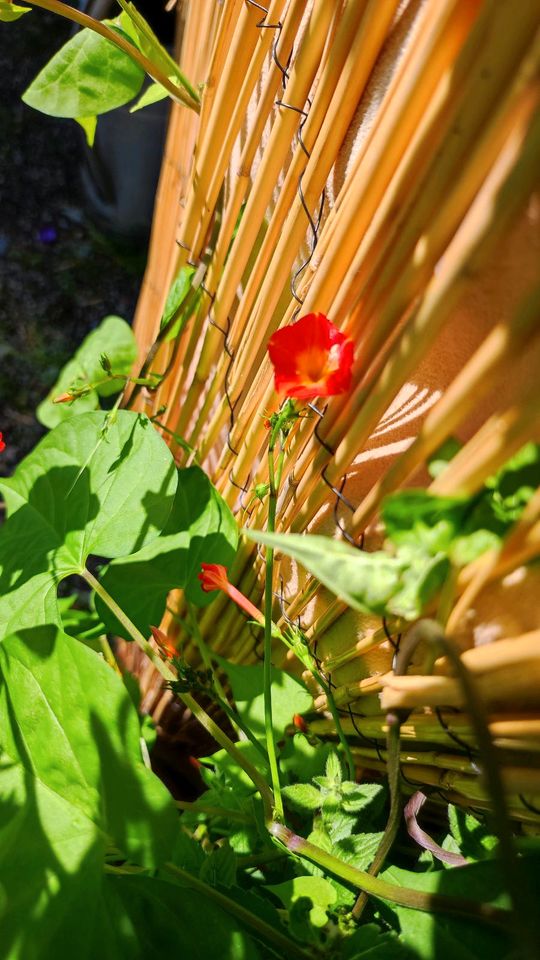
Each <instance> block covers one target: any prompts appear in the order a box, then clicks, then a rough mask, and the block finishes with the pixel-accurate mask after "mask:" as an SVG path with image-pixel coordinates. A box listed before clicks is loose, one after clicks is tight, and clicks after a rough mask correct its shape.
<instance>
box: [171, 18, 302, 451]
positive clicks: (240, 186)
mask: <svg viewBox="0 0 540 960" xmlns="http://www.w3.org/2000/svg"><path fill="white" fill-rule="evenodd" d="M305 7H306V0H293V2H292V3H291V6H290V7H289V9H288V11H287V15H286V17H285V19H284V21H283V30H282V32H281V33H280V36H279V41H278V44H277V48H276V56H275V59H274V58H273V59H272V64H271V67H270V72H269V74H268V77H267V80H266V84H265V89H264V90H263V92H262V94H261V97H260V100H259V103H258V104H257V114H256V117H255V120H254V124H253V128H252V130H251V132H250V134H249V137H248V139H247V141H246V144H245V146H244V148H243V150H242V154H241V157H240V162H239V167H238V170H236V171H234V178H233V186H232V189H231V196H230V198H229V201H228V203H227V207H226V209H225V212H224V214H223V222H222V225H221V229H220V231H219V236H218V240H217V243H216V248H215V250H214V253H213V256H212V260H211V262H210V266H209V270H208V274H207V277H206V278H205V290H207V291H208V294H209V295H210V297H212V296H213V295H214V294H215V292H216V288H217V284H218V282H219V279H220V277H221V273H222V271H223V266H224V264H225V260H226V256H227V253H228V251H229V247H230V244H231V241H232V237H233V233H234V229H235V226H236V224H237V222H238V218H239V216H240V212H241V207H242V203H243V201H244V199H245V197H246V194H247V192H248V188H249V184H250V177H251V168H252V165H253V161H254V159H255V154H256V152H257V150H258V149H259V148H260V142H261V137H262V135H263V131H264V127H265V125H266V123H267V121H268V117H269V115H270V112H271V109H272V106H273V103H274V100H275V98H276V95H277V91H278V88H279V85H280V83H281V81H282V79H283V77H282V74H281V71H280V69H279V67H278V66H277V64H276V62H275V60H277V61H278V63H280V64H285V63H287V62H288V61H289V58H290V55H291V53H292V48H293V44H294V40H295V37H296V33H297V30H298V26H299V23H300V21H301V19H302V16H303V14H304V12H305ZM235 256H236V254H235ZM210 308H211V303H209V304H207V305H206V309H207V310H209V309H210ZM217 322H218V324H219V318H218V320H217ZM216 329H217V328H215V327H211V328H210V330H209V331H208V330H207V332H206V334H205V339H204V342H203V345H202V348H201V357H200V358H199V360H198V363H197V367H196V370H195V371H194V373H193V378H192V379H191V380H188V381H187V383H185V382H184V383H183V384H182V388H183V392H184V397H183V402H182V405H181V413H180V417H179V419H178V420H177V422H176V425H175V427H174V429H175V430H176V431H178V433H180V434H181V435H183V434H184V433H185V431H186V430H187V428H188V426H189V423H190V420H191V418H192V415H193V411H194V409H195V407H196V405H197V402H198V399H199V393H200V388H201V387H202V386H203V385H204V384H206V381H207V378H208V376H209V373H210V365H209V362H208V361H206V360H205V358H209V361H210V363H211V362H212V360H211V358H212V357H213V356H214V354H215V353H216V352H217V351H218V350H219V349H220V348H221V347H222V342H221V343H220V340H221V341H222V334H220V335H219V336H218V337H215V335H214V331H215V330H216ZM210 340H212V343H210ZM217 386H218V384H217V382H216V385H215V389H214V390H213V392H212V394H211V395H210V396H209V398H208V400H207V405H208V404H211V403H212V398H213V397H214V396H215V393H216V389H217Z"/></svg>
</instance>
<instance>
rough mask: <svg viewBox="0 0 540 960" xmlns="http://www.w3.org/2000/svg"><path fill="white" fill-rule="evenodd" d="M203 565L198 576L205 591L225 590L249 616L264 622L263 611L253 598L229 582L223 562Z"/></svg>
mask: <svg viewBox="0 0 540 960" xmlns="http://www.w3.org/2000/svg"><path fill="white" fill-rule="evenodd" d="M201 567H202V572H201V573H199V574H198V575H197V576H198V579H199V580H200V581H201V587H202V589H203V590H204V592H205V593H210V592H211V591H212V590H223V592H224V593H226V594H227V596H228V597H230V598H231V600H234V602H235V603H237V604H238V606H239V607H241V608H242V610H245V612H246V613H247V614H248V616H249V617H251V618H252V619H253V620H257V621H258V623H264V617H263V615H262V613H261V611H260V610H257V607H256V606H255V605H254V604H253V603H252V602H251V600H248V598H247V597H245V596H244V594H243V593H241V592H240V590H238V589H237V588H236V587H233V585H232V583H230V582H229V578H228V577H227V568H226V567H224V566H222V564H221V563H201Z"/></svg>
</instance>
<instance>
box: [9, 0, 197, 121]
mask: <svg viewBox="0 0 540 960" xmlns="http://www.w3.org/2000/svg"><path fill="white" fill-rule="evenodd" d="M25 3H28V4H29V5H30V6H32V7H41V9H42V10H49V11H50V12H51V13H56V14H58V16H60V17H65V19H66V20H72V21H73V23H78V24H79V26H81V27H88V28H89V29H90V30H93V31H94V33H99V35H100V36H101V37H103V38H104V39H105V40H109V41H110V42H111V43H114V44H115V46H117V47H119V49H120V50H123V51H124V53H127V55H128V57H131V59H132V60H135V62H136V63H138V64H139V66H140V67H142V69H143V70H144V72H145V73H147V74H148V76H150V77H152V79H153V80H155V81H156V82H157V83H160V84H161V86H162V87H165V90H166V91H167V93H168V94H170V96H171V97H172V98H173V100H176V102H177V103H181V104H182V105H183V106H184V107H189V108H190V109H191V110H194V111H195V113H200V110H201V108H200V103H199V101H198V100H196V99H194V97H193V95H192V93H190V92H188V90H192V91H193V93H195V91H194V90H193V88H192V87H191V85H190V84H189V82H188V81H187V80H186V81H185V83H186V91H185V92H184V90H182V88H181V87H178V86H176V84H175V83H172V82H171V80H169V78H168V76H167V75H166V74H165V73H162V71H161V70H160V68H159V67H157V66H156V64H155V63H153V62H152V61H151V60H149V59H148V57H145V55H144V53H141V51H140V50H138V49H137V47H135V46H134V45H133V44H132V43H130V42H129V40H126V39H125V38H124V37H123V36H121V35H120V34H119V33H116V32H115V31H114V30H111V29H110V27H108V26H106V24H104V23H102V22H101V20H95V19H94V17H89V16H88V14H86V13H82V11H81V10H76V9H75V7H70V6H69V5H68V4H67V3H62V2H60V0H25ZM180 75H181V74H179V76H180Z"/></svg>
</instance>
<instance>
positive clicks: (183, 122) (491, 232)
mask: <svg viewBox="0 0 540 960" xmlns="http://www.w3.org/2000/svg"><path fill="white" fill-rule="evenodd" d="M267 2H268V9H266V6H265V5H263V4H262V3H255V2H251V0H223V2H218V0H180V2H179V4H178V15H179V23H181V27H182V29H181V50H180V54H179V57H180V62H181V64H182V67H183V68H184V70H185V72H186V73H187V75H188V76H189V77H190V79H191V80H192V81H194V82H195V83H201V84H204V87H203V98H202V109H201V113H200V115H199V116H198V115H196V114H195V113H193V112H189V111H188V110H185V109H183V108H181V107H178V106H173V108H172V113H171V120H170V126H169V133H168V140H167V146H166V153H165V158H164V162H163V169H162V175H161V181H160V186H159V192H158V197H157V202H156V209H155V219H154V227H153V234H152V241H151V249H150V257H149V263H148V268H147V272H146V277H145V281H144V286H143V290H142V294H141V298H140V302H139V306H138V311H137V316H136V323H135V330H136V335H137V338H138V341H139V344H140V351H141V358H144V356H145V355H146V353H147V351H148V349H149V347H150V345H151V344H152V342H153V341H154V339H155V337H156V335H157V333H158V331H159V326H160V318H161V316H162V312H163V307H164V303H165V299H166V296H167V293H168V290H169V287H170V284H171V282H172V281H173V279H174V277H175V276H176V275H177V273H178V271H179V269H180V268H181V267H182V266H183V265H184V264H186V263H190V264H193V265H195V267H196V268H197V270H196V274H195V281H194V283H195V284H196V285H199V287H200V293H201V296H202V300H201V303H200V306H198V308H197V310H196V311H195V312H194V315H193V316H192V317H191V319H190V322H189V323H188V324H187V325H186V327H185V328H184V330H183V332H182V333H181V334H180V335H179V336H178V338H177V339H176V340H175V341H174V342H171V343H167V344H163V345H161V346H160V348H159V352H158V354H157V356H156V358H155V360H154V368H155V369H158V370H163V369H166V368H169V369H170V372H169V375H168V376H167V378H166V380H165V382H164V383H163V385H162V386H161V387H160V389H159V390H158V391H157V392H155V393H153V394H151V393H146V394H145V393H144V391H143V393H142V395H141V396H139V400H138V402H139V406H140V407H141V408H142V409H145V410H146V411H147V412H149V413H150V414H155V413H156V411H157V410H158V409H162V408H163V407H165V410H164V412H162V414H161V416H160V421H161V422H162V423H163V424H164V425H165V426H166V427H167V428H168V430H169V431H174V432H176V433H177V434H180V435H182V436H183V437H185V438H186V439H187V440H188V442H189V443H190V444H192V445H193V446H195V447H196V448H197V450H198V453H199V456H200V459H201V462H202V463H203V465H204V466H205V468H206V469H207V470H208V472H209V474H210V476H211V478H212V479H213V481H214V482H215V483H216V485H217V487H218V489H219V490H220V491H221V493H222V495H223V496H224V497H225V499H226V500H227V502H228V503H229V505H230V506H231V508H233V510H234V511H235V512H236V515H237V517H238V520H239V523H240V524H241V525H248V526H254V527H258V528H262V527H263V526H264V523H265V505H264V503H262V504H261V503H260V502H257V501H255V500H254V499H253V498H252V491H253V488H254V486H255V484H257V483H261V482H264V481H265V480H266V479H267V477H266V475H265V464H266V459H265V445H266V443H267V431H266V430H265V428H264V423H263V414H264V413H265V412H268V411H271V410H275V409H277V400H276V396H275V394H274V392H273V387H272V375H271V368H270V365H269V362H268V359H267V356H266V344H267V341H268V338H269V336H270V335H271V333H272V332H273V331H274V330H276V328H277V327H279V326H282V325H284V324H288V323H290V322H291V321H293V320H294V319H295V318H297V317H298V316H299V315H303V314H305V313H308V312H310V311H316V312H323V313H326V314H327V315H328V316H329V317H330V318H331V319H332V320H333V321H334V322H335V323H336V324H337V325H338V326H339V327H340V328H342V329H343V330H345V331H346V332H347V333H348V334H349V335H350V336H351V337H352V338H353V339H354V341H355V344H356V368H355V369H356V372H355V378H354V384H353V389H352V391H351V393H350V394H348V395H346V396H339V397H335V398H332V399H331V400H330V401H329V402H328V403H326V404H325V405H324V406H323V405H322V404H321V405H319V406H315V409H314V410H313V411H312V414H313V415H312V416H310V417H309V418H308V419H305V420H302V421H301V423H300V425H299V426H298V428H297V429H296V433H295V435H294V440H293V446H292V450H291V455H290V456H289V457H288V461H287V465H286V477H285V483H284V486H283V489H282V494H281V498H280V503H279V511H278V518H279V526H280V527H281V529H284V530H293V531H305V530H311V531H313V530H317V531H319V532H321V531H322V532H325V533H327V534H329V533H332V534H334V535H335V536H342V537H345V538H346V539H347V540H352V541H353V542H355V543H356V544H357V545H363V547H364V549H370V548H372V547H373V546H374V545H378V536H379V535H378V528H377V511H378V508H379V505H380V503H381V499H382V497H383V496H385V495H386V494H388V493H390V492H392V491H394V490H396V489H397V488H398V487H400V486H401V485H403V484H417V485H418V484H423V485H426V483H427V482H428V479H427V473H426V472H425V462H426V458H428V457H429V456H430V455H431V454H432V452H433V451H434V450H436V448H437V447H438V446H439V445H440V444H441V442H442V441H444V440H445V439H446V438H447V437H449V436H450V435H457V436H458V437H460V439H461V440H462V441H464V442H465V445H464V447H463V448H462V451H461V452H460V453H459V455H458V456H457V457H456V458H455V460H454V461H453V462H452V464H451V466H450V468H449V469H448V470H447V471H445V473H444V474H443V475H442V476H440V478H439V479H438V480H436V481H435V482H433V483H432V484H431V487H430V489H432V490H433V491H435V492H437V493H445V494H458V493H471V492H474V491H476V490H477V489H478V488H479V487H480V486H481V485H482V483H483V482H484V480H485V479H486V477H488V476H489V475H490V474H492V473H493V471H494V470H496V469H497V468H498V467H499V466H501V465H502V464H503V463H504V462H505V461H506V460H507V459H508V458H509V456H510V455H511V454H512V453H514V452H515V451H517V450H518V449H519V448H520V447H521V446H522V445H523V444H524V443H525V442H526V441H528V440H530V439H536V440H538V438H539V422H540V421H539V414H540V401H539V390H538V384H537V377H536V379H535V369H536V370H537V369H538V367H537V364H538V359H539V357H540V336H539V318H540V287H539V286H538V263H539V262H540V255H539V248H540V232H539V230H538V220H539V216H540V213H539V201H538V198H537V197H535V189H536V188H537V187H538V180H539V176H540V162H539V161H540V115H539V112H538V109H537V108H538V101H539V96H540V80H539V64H540V31H539V22H540V2H539V0H521V2H520V3H519V4H518V5H517V8H516V4H515V3H514V2H511V0H423V2H421V0H401V2H399V0H267ZM165 436H166V437H167V438H168V439H169V440H170V439H171V438H170V435H169V434H165ZM172 447H173V450H174V453H175V455H176V456H177V459H178V463H179V464H187V463H188V462H189V457H186V455H185V453H184V452H183V450H182V449H181V448H180V447H178V446H177V445H175V444H174V443H172ZM539 511H540V497H539V496H538V495H537V496H536V497H535V498H534V499H533V501H532V502H531V503H530V505H529V508H528V509H527V511H526V513H525V515H524V516H523V518H522V521H521V522H520V524H519V526H518V528H517V529H516V530H515V532H514V533H513V535H512V536H511V538H510V539H509V540H508V542H507V543H506V545H505V547H504V549H503V550H502V553H501V554H500V555H492V554H488V555H485V556H483V557H482V558H481V559H480V560H479V561H477V562H476V563H474V564H472V565H470V566H469V567H467V568H465V569H464V570H463V571H462V572H461V575H460V577H459V582H458V584H457V595H458V601H457V604H456V605H455V606H454V608H453V610H452V612H451V614H450V619H449V622H448V631H449V634H450V635H451V636H452V637H453V638H454V639H455V640H456V641H457V642H458V643H459V644H460V646H461V648H462V649H463V650H465V651H466V652H465V653H464V654H463V656H464V659H465V660H466V662H467V664H468V666H469V668H470V669H471V670H472V671H474V673H475V674H477V675H478V680H479V684H480V689H481V690H482V692H483V695H484V698H485V701H486V704H487V706H488V708H489V710H490V725H491V732H492V735H493V737H494V738H495V742H496V743H497V745H498V746H499V747H500V748H501V751H502V752H501V757H502V758H503V762H504V776H505V779H506V783H507V786H508V790H509V796H510V800H509V803H510V808H511V812H512V814H513V815H514V816H515V817H516V818H519V819H521V820H522V821H524V822H533V823H534V822H538V820H539V817H540V810H539V807H540V769H538V763H537V758H538V757H539V751H540V710H539V708H540V687H539V684H538V681H539V680H540V652H539V650H540V630H539V629H538V614H537V611H538V604H537V603H536V610H535V599H536V596H537V592H538V585H539V580H538V572H537V571H535V569H534V566H533V567H527V568H525V567H524V563H525V561H527V560H529V559H531V558H532V557H534V556H535V555H536V554H537V553H538V552H539V549H540V519H539ZM230 576H231V579H232V580H233V582H236V583H237V584H238V585H239V586H240V587H241V589H242V590H243V591H244V592H245V593H247V594H249V596H251V598H252V599H253V600H254V602H255V603H257V604H259V603H260V601H261V597H262V592H263V570H262V563H261V559H260V557H259V556H258V554H257V551H256V550H255V548H254V547H253V546H252V545H250V544H247V543H244V544H243V546H242V547H241V549H240V551H239V554H238V557H237V560H236V563H235V567H234V569H233V570H232V571H231V572H230ZM274 589H275V594H276V607H275V617H276V619H277V620H278V621H280V622H281V623H283V621H284V619H285V618H287V617H290V618H295V619H296V618H299V619H300V622H301V624H302V626H303V628H304V630H305V631H306V633H307V636H308V637H309V639H310V642H311V643H312V644H313V648H314V649H315V650H316V655H317V657H318V658H319V659H320V662H321V665H322V667H323V668H324V670H325V671H326V673H327V675H328V677H329V678H330V679H331V681H332V683H333V684H334V687H335V691H334V692H335V697H336V701H337V703H338V704H339V706H340V707H341V708H342V710H343V712H344V726H345V728H346V730H347V731H348V732H349V733H350V734H351V737H352V743H353V749H354V751H355V754H356V757H357V760H358V764H359V766H363V767H365V768H368V769H370V770H377V769H383V762H384V710H385V709H386V708H388V707H389V706H409V707H414V711H413V713H412V714H411V717H410V719H409V721H408V722H407V723H406V724H405V726H404V727H403V745H402V747H403V749H402V761H403V770H404V773H405V775H406V777H407V778H408V780H410V781H411V783H412V782H414V783H422V784H426V785H431V786H433V787H437V788H438V789H439V790H442V791H444V794H445V796H446V797H447V798H449V799H451V800H453V801H455V802H458V803H463V804H472V805H473V806H475V807H478V808H481V807H482V806H484V805H485V804H486V803H487V799H486V796H485V794H484V792H483V788H482V783H481V782H480V780H479V778H478V776H477V768H476V766H475V756H474V742H473V738H472V734H471V730H470V725H469V722H468V718H467V715H466V710H464V705H463V703H462V701H461V699H460V694H459V688H458V687H457V686H456V682H455V681H454V680H453V678H452V676H451V675H450V674H451V671H449V670H448V667H447V665H446V663H445V662H444V660H443V661H440V662H439V663H438V664H437V669H436V671H435V674H434V675H432V676H429V677H426V676H420V675H412V676H407V677H399V678H398V677H394V676H393V675H392V672H391V661H392V653H393V646H394V644H395V642H396V639H397V637H398V635H399V629H400V624H399V623H392V622H385V623H381V622H380V621H377V620H376V619H375V618H367V617H363V618H360V617H359V616H358V615H357V614H354V615H353V614H352V613H351V612H350V611H345V609H344V608H343V607H342V605H341V604H340V603H339V602H338V601H337V600H336V599H335V598H332V597H331V596H330V595H329V594H327V593H326V592H325V591H323V590H321V589H318V588H317V585H316V584H314V583H313V582H311V580H310V578H309V577H308V576H307V575H306V574H305V573H304V572H303V571H302V570H299V569H296V568H295V567H294V565H292V564H290V563H285V562H284V561H283V562H282V563H281V566H280V565H279V564H278V569H277V571H276V582H275V585H274ZM171 607H172V608H173V609H176V610H177V611H178V612H179V613H180V614H182V597H181V596H180V595H177V596H174V597H173V598H171ZM164 627H165V629H167V630H168V631H169V632H170V633H171V634H174V633H175V632H177V629H178V628H177V627H176V626H175V622H174V619H173V618H172V616H171V614H170V613H167V614H166V616H165V619H164ZM200 628H201V631H202V635H203V637H204V638H205V639H206V640H207V642H208V643H209V644H210V646H211V647H212V648H213V649H214V650H216V651H218V652H219V653H220V654H223V655H225V656H227V657H229V658H230V659H232V660H236V661H243V662H252V661H253V659H254V658H255V657H256V656H257V637H256V636H255V635H254V633H253V632H252V631H251V630H250V628H249V626H248V625H247V624H246V621H245V618H243V616H242V615H241V614H240V613H239V612H238V610H237V609H236V608H235V607H234V606H233V605H232V604H230V603H229V602H227V601H226V599H225V598H224V597H223V596H221V597H219V598H218V599H217V600H216V601H215V602H213V603H212V605H211V606H210V607H208V608H207V609H206V610H205V611H204V612H203V613H202V614H201V617H200ZM487 640H491V641H494V642H491V643H486V641H487ZM179 642H180V643H181V646H182V650H183V651H184V652H185V653H186V656H188V658H189V657H193V658H196V651H195V649H194V648H193V646H192V645H191V643H190V640H189V637H186V636H184V637H182V636H181V637H180V638H179ZM133 656H136V654H133ZM280 658H281V659H283V652H282V651H280V650H276V662H279V659H280ZM285 662H287V660H286V658H285ZM290 667H291V669H294V665H293V664H292V663H291V664H290ZM140 670H141V678H142V685H143V689H144V691H145V700H144V704H145V706H146V708H147V709H149V710H152V711H153V713H154V716H155V718H156V720H157V721H158V723H159V724H161V727H162V729H163V730H164V731H165V732H167V729H168V724H169V727H170V708H171V704H170V699H169V695H168V694H167V693H163V691H162V690H161V689H160V687H159V681H158V679H157V678H156V677H155V676H154V675H153V672H152V669H151V667H144V668H143V666H142V664H141V665H140ZM313 692H314V696H315V703H316V706H317V708H318V709H319V711H320V719H319V720H317V721H315V722H314V723H312V725H311V730H312V732H313V733H314V734H317V735H324V736H328V737H332V733H333V730H332V723H331V720H330V719H329V715H328V714H327V713H326V709H325V708H326V704H325V700H324V697H323V696H322V695H321V692H320V691H317V690H314V691H313ZM177 709H178V708H177ZM171 736H173V734H171Z"/></svg>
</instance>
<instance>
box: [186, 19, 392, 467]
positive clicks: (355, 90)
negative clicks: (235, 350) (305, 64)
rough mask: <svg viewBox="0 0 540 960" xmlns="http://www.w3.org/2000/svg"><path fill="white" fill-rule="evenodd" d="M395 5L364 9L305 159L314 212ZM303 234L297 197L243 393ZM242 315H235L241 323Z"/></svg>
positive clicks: (258, 306)
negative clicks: (319, 129) (324, 114)
mask: <svg viewBox="0 0 540 960" xmlns="http://www.w3.org/2000/svg"><path fill="white" fill-rule="evenodd" d="M396 6H397V3H396V4H394V2H393V0H389V2H388V3H387V4H385V5H384V7H382V8H381V6H380V5H377V4H376V3H375V0H370V2H369V3H368V5H367V7H366V10H365V12H364V16H363V17H362V19H361V22H360V28H359V30H358V32H357V34H356V36H355V38H354V41H353V44H352V46H351V49H350V52H349V55H348V57H347V60H346V63H345V66H344V68H343V71H342V73H341V76H340V79H339V82H338V85H337V87H336V90H335V92H334V95H333V97H332V101H331V104H330V106H329V108H328V111H327V113H326V116H325V118H324V121H323V125H322V127H321V131H320V133H319V136H318V138H317V141H316V143H315V145H314V147H313V151H312V153H311V157H310V159H309V160H308V162H307V166H306V170H305V174H304V178H303V181H302V192H303V196H304V202H305V203H306V205H307V207H308V209H310V210H314V209H315V208H316V206H317V202H318V200H319V198H320V195H321V193H322V190H323V187H324V184H325V182H326V179H327V177H328V174H329V172H330V169H331V166H332V163H333V161H334V158H335V156H336V153H337V151H338V149H339V147H340V146H341V144H342V142H343V138H344V136H345V133H346V131H347V128H348V126H349V124H350V121H351V120H352V117H353V114H354V110H355V108H356V105H357V103H358V101H359V99H360V96H361V94H362V92H363V90H364V89H365V85H366V83H367V79H368V77H369V74H370V72H371V69H372V66H373V63H374V62H375V59H376V57H377V54H378V52H379V51H380V49H381V46H382V44H383V42H384V39H385V37H386V33H387V30H388V27H389V25H390V22H391V20H392V16H393V13H394V12H395V7H396ZM377 10H378V12H379V14H380V13H381V11H383V12H384V15H383V16H377ZM360 51H361V55H360ZM305 233H306V214H305V210H304V207H303V205H302V202H301V200H300V198H299V197H296V198H295V200H294V202H293V205H292V208H291V210H290V212H289V214H288V217H287V219H286V221H285V225H284V227H283V231H282V233H281V236H280V238H279V239H278V241H277V245H276V247H275V249H274V250H273V254H272V259H271V262H270V266H269V269H268V270H267V272H266V274H265V277H264V279H263V282H262V286H261V288H260V290H259V293H258V296H257V299H256V301H255V305H254V307H253V309H252V310H251V313H250V318H249V321H248V323H247V325H246V328H245V330H244V335H243V341H242V342H243V344H246V345H247V343H249V344H250V348H249V351H246V352H245V353H244V354H242V351H241V346H240V352H239V355H238V357H237V358H236V360H235V365H234V376H235V381H236V385H237V387H238V388H240V392H241V393H243V392H244V390H245V386H246V384H249V382H250V379H251V377H252V371H253V369H254V368H256V367H257V366H259V364H260V360H261V357H262V355H263V354H264V350H265V343H266V341H267V339H268V337H269V336H270V334H271V333H272V332H273V330H274V329H275V327H276V326H277V323H276V322H275V321H274V320H273V314H274V310H275V308H276V307H277V305H278V303H279V299H280V297H281V294H282V292H283V289H284V286H285V283H286V282H287V279H288V278H289V275H290V271H291V268H292V266H293V263H294V260H295V258H296V256H297V254H298V251H299V250H300V247H301V244H302V242H303V239H304V236H305ZM263 314H264V316H265V317H266V318H267V319H268V318H269V320H270V322H269V323H265V322H261V319H262V315H263ZM239 315H240V314H237V318H236V319H237V321H238V317H239ZM238 322H239V321H238ZM225 417H226V406H223V405H222V407H221V408H220V410H219V411H218V413H217V414H216V415H215V417H214V421H213V422H212V424H210V426H209V429H208V439H209V440H210V439H211V438H214V437H215V434H216V431H217V430H218V429H219V428H220V426H221V425H222V424H223V422H224V418H225ZM207 442H208V441H207ZM205 449H206V447H203V454H204V450H205Z"/></svg>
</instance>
